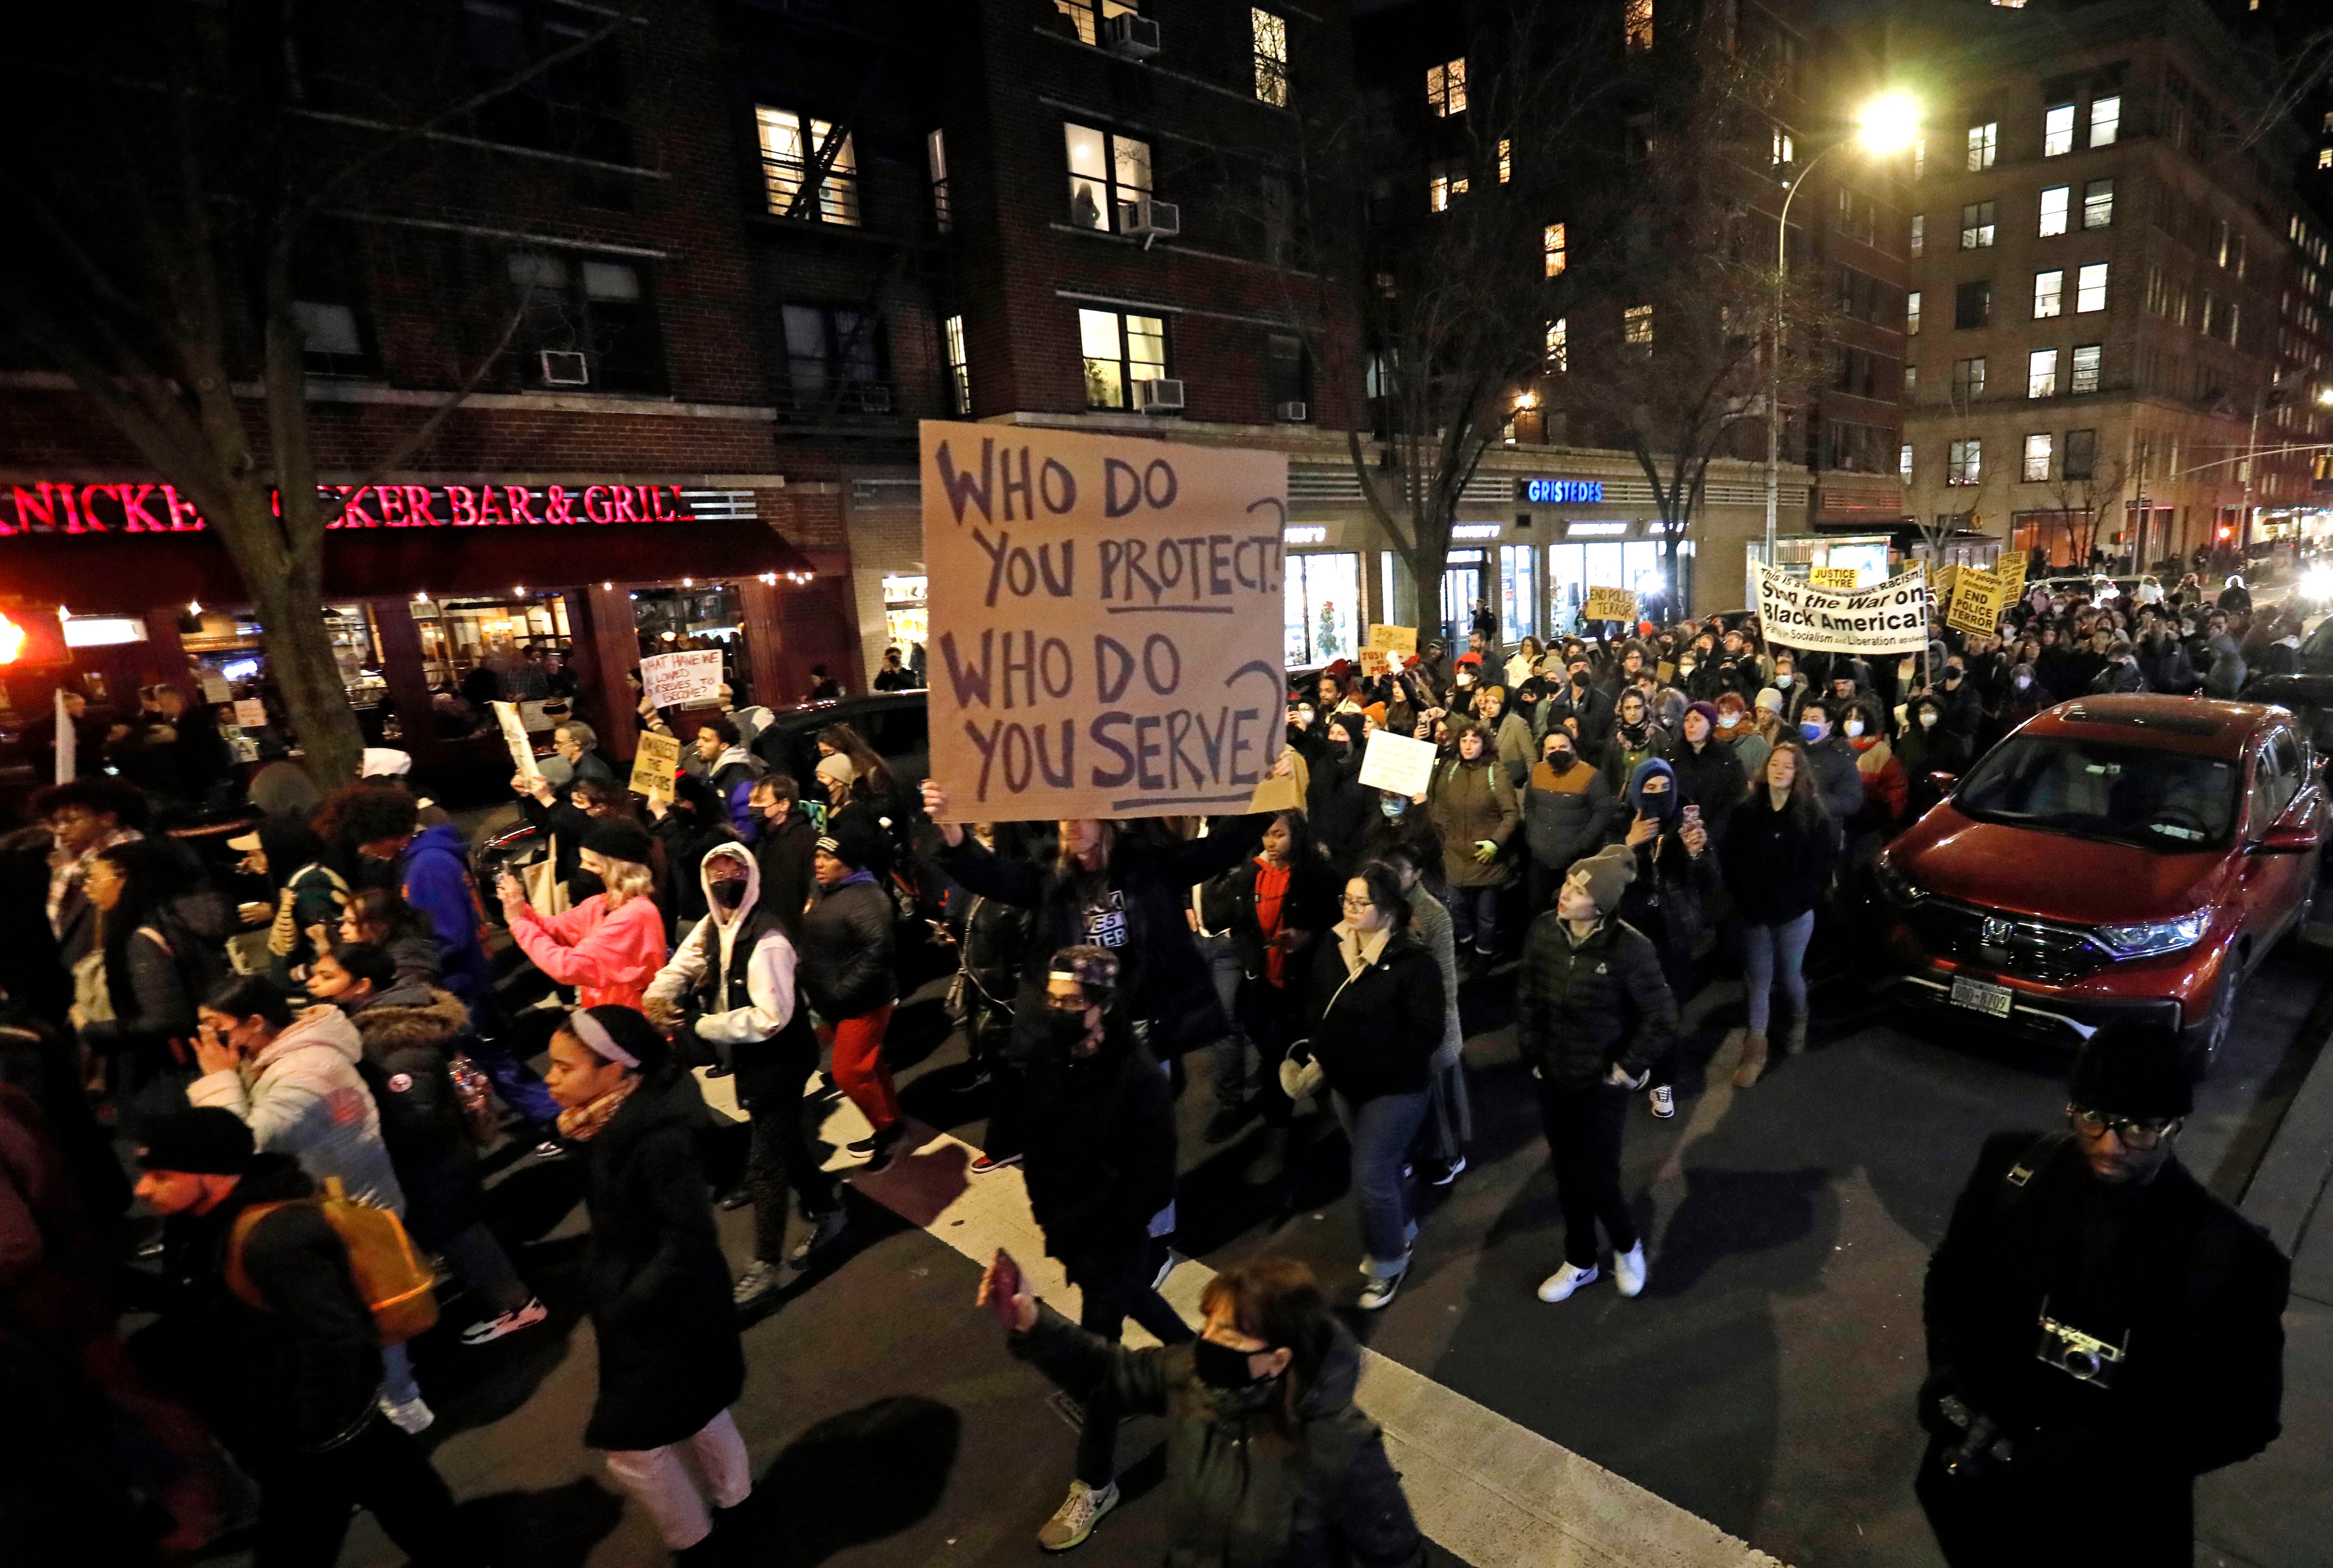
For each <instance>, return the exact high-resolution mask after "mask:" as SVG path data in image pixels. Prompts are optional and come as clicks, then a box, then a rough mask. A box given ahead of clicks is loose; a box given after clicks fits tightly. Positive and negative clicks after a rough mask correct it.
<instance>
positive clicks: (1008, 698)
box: [923, 420, 1288, 822]
mask: <svg viewBox="0 0 2333 1568" xmlns="http://www.w3.org/2000/svg"><path fill="white" fill-rule="evenodd" d="M1287 489H1288V462H1287V459H1286V458H1285V457H1284V456H1282V455H1281V454H1277V453H1267V452H1240V451H1225V450H1222V449H1218V448H1215V447H1199V446H1184V445H1175V444H1173V443H1169V442H1161V441H1151V440H1145V439H1141V438H1139V437H1135V436H1118V435H1070V434H1066V433H1063V432H1060V431H1051V430H1015V429H1011V428H1009V427H1007V428H1000V427H999V426H996V425H958V424H950V423H946V422H942V421H936V420H926V421H925V422H924V425H923V509H924V562H925V570H926V573H927V575H928V577H929V579H930V584H931V588H930V611H931V642H930V644H929V649H930V658H931V737H932V777H933V779H935V780H936V781H937V782H938V784H939V785H940V787H941V788H942V789H945V790H946V791H947V794H948V799H949V805H950V807H951V815H952V816H953V817H955V820H957V821H961V822H974V821H989V820H998V821H1012V820H1018V819H1022V818H1028V817H1039V818H1042V817H1161V816H1176V815H1183V814H1187V813H1198V812H1219V811H1225V810H1238V809H1242V808H1244V807H1245V806H1246V804H1247V801H1248V798H1249V797H1250V795H1251V794H1252V793H1253V790H1254V789H1255V786H1256V784H1257V782H1258V781H1259V780H1261V779H1263V777H1264V775H1265V774H1267V773H1268V772H1270V771H1271V770H1272V763H1273V761H1274V760H1276V759H1277V758H1278V757H1279V755H1280V751H1281V747H1282V739H1283V735H1284V725H1285V722H1286V717H1285V715H1286V711H1287V693H1286V688H1285V684H1284V680H1285V677H1284V676H1283V674H1282V671H1281V666H1280V655H1281V645H1282V626H1281V619H1282V588H1281V581H1282V521H1283V519H1284V517H1285V515H1286V512H1287V503H1286V495H1287Z"/></svg>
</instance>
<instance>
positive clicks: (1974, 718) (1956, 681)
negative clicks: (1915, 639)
mask: <svg viewBox="0 0 2333 1568" xmlns="http://www.w3.org/2000/svg"><path fill="white" fill-rule="evenodd" d="M1935 697H1936V701H1937V703H1938V704H1939V705H1940V706H1942V707H1943V709H1944V727H1945V728H1946V729H1948V730H1951V731H1954V733H1955V734H1957V735H1959V736H1960V737H1961V739H1963V741H1967V742H1968V744H1969V746H1970V749H1971V750H1972V751H1973V750H1974V749H1975V746H1976V738H1977V733H1978V731H1981V730H1983V728H1984V700H1983V698H1981V697H1979V696H1978V695H1977V690H1976V683H1975V682H1974V681H1972V680H1970V679H1969V673H1968V661H1967V660H1966V659H1965V658H1964V657H1963V655H1959V654H1954V655H1951V656H1950V657H1949V658H1947V659H1946V660H1945V661H1944V669H1943V671H1942V672H1941V673H1940V674H1939V675H1938V677H1937V684H1936V691H1935Z"/></svg>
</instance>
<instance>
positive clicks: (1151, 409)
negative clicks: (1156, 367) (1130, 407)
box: [1134, 376, 1183, 414]
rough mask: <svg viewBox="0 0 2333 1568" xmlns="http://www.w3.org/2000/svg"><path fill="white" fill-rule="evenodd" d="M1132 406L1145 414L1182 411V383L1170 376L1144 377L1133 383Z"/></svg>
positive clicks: (1177, 412) (1178, 412)
mask: <svg viewBox="0 0 2333 1568" xmlns="http://www.w3.org/2000/svg"><path fill="white" fill-rule="evenodd" d="M1134 406H1135V407H1136V408H1138V409H1139V410H1140V411H1141V412H1143V413H1145V414H1180V413H1181V412H1183V383H1182V382H1181V381H1179V380H1177V379H1176V378H1172V377H1166V376H1159V377H1150V378H1145V379H1143V380H1140V381H1137V382H1136V383H1135V384H1134Z"/></svg>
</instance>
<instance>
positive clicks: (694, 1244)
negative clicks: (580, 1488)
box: [582, 1066, 745, 1449]
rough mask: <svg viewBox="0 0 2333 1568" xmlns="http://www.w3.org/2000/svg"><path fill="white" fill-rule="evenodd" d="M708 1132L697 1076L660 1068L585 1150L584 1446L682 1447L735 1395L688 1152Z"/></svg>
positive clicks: (717, 1267) (719, 1294) (733, 1350)
mask: <svg viewBox="0 0 2333 1568" xmlns="http://www.w3.org/2000/svg"><path fill="white" fill-rule="evenodd" d="M705 1126H706V1108H705V1096H704V1095H703V1093H702V1092H700V1091H699V1090H698V1088H697V1086H696V1078H694V1077H693V1076H690V1075H689V1074H687V1073H686V1072H684V1071H682V1070H681V1069H680V1068H678V1067H677V1066H667V1067H665V1068H664V1069H662V1070H661V1071H659V1072H657V1073H654V1074H651V1075H649V1076H647V1077H646V1078H645V1079H644V1080H643V1081H642V1082H641V1083H640V1085H639V1086H638V1088H636V1089H634V1090H633V1091H632V1093H631V1095H630V1096H629V1098H628V1099H626V1100H625V1101H624V1103H623V1104H622V1105H621V1106H619V1107H618V1109H617V1111H616V1114H615V1115H614V1117H613V1118H612V1119H610V1121H609V1123H608V1124H607V1125H606V1126H604V1127H602V1128H600V1132H599V1134H598V1136H596V1137H594V1138H592V1139H591V1140H590V1142H589V1143H585V1144H583V1146H582V1151H583V1171H584V1189H583V1204H584V1208H585V1209H586V1210H587V1211H588V1212H589V1213H590V1217H591V1237H590V1255H589V1260H588V1261H587V1263H586V1264H585V1268H584V1272H585V1277H586V1279H587V1280H588V1281H589V1286H590V1299H591V1327H592V1330H593V1333H594V1334H595V1335H596V1336H597V1338H598V1340H599V1342H600V1394H599V1398H598V1399H597V1400H596V1401H594V1402H593V1404H592V1406H591V1420H590V1423H589V1424H588V1425H586V1426H585V1427H584V1429H583V1441H584V1443H585V1445H586V1446H588V1447H590V1448H601V1449H638V1448H662V1447H664V1446H665V1445H666V1444H667V1443H677V1442H679V1441H680V1440H681V1439H684V1438H686V1437H689V1436H691V1435H693V1434H694V1433H696V1432H697V1431H699V1430H701V1429H703V1428H704V1426H705V1424H706V1422H707V1421H709V1420H712V1419H713V1418H714V1417H715V1416H717V1415H719V1414H720V1413H721V1412H722V1411H723V1410H726V1409H728V1408H729V1407H730V1406H731V1405H732V1404H734V1403H735V1402H736V1400H737V1396H738V1395H739V1394H740V1393H742V1392H744V1387H745V1353H744V1347H743V1345H741V1344H740V1343H739V1342H738V1338H737V1309H736V1307H735V1305H734V1304H733V1303H732V1302H731V1300H730V1281H729V1265H728V1263H727V1262H726V1261H725V1259H724V1258H723V1257H722V1255H721V1238H720V1236H719V1235H718V1233H717V1232H716V1231H715V1229H714V1224H713V1203H712V1200H710V1199H709V1198H707V1197H706V1175H705V1167H704V1164H703V1162H701V1161H700V1160H699V1158H698V1153H697V1139H698V1137H699V1135H700V1134H701V1133H703V1132H704V1130H705Z"/></svg>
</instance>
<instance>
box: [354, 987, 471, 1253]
mask: <svg viewBox="0 0 2333 1568" xmlns="http://www.w3.org/2000/svg"><path fill="white" fill-rule="evenodd" d="M349 1021H350V1023H352V1024H354V1025H355V1026H356V1029H357V1033H358V1035H359V1036H360V1037H362V1039H363V1041H364V1056H363V1058H362V1059H361V1060H360V1062H359V1064H358V1070H359V1071H360V1073H362V1074H363V1076H364V1079H365V1085H366V1087H367V1088H369V1089H370V1090H371V1092H372V1097H373V1104H375V1105H376V1106H377V1107H379V1111H380V1135H381V1142H382V1143H385V1144H387V1145H388V1147H389V1163H390V1164H391V1165H393V1166H394V1167H396V1170H397V1184H398V1186H399V1187H400V1188H402V1189H403V1190H404V1192H405V1218H406V1229H408V1230H410V1231H412V1233H413V1236H414V1238H415V1239H416V1240H418V1241H419V1242H420V1243H421V1244H422V1245H423V1246H424V1247H436V1246H437V1245H438V1244H439V1243H441V1242H443V1241H444V1240H445V1239H446V1238H447V1237H449V1236H453V1235H456V1234H457V1233H458V1232H460V1231H463V1230H465V1229H468V1228H469V1227H470V1226H471V1225H473V1224H475V1222H476V1221H477V1219H478V1217H479V1213H478V1146H477V1144H476V1143H475V1142H473V1141H472V1139H471V1136H470V1125H469V1122H468V1120H467V1119H466V1117H465V1116H464V1115H463V1114H462V1100H461V1096H460V1095H459V1094H458V1093H456V1090H455V1087H454V1078H453V1075H452V1074H451V1073H450V1072H449V1071H448V1070H447V1062H448V1061H449V1059H450V1058H451V1057H452V1056H453V1054H454V1052H455V1051H456V1050H458V1049H459V1048H460V1046H461V1041H462V1037H463V1036H464V1035H465V1034H466V1033H467V1032H468V1030H469V1027H470V1013H469V1009H467V1008H466V1007H464V1006H463V1005H462V999H461V998H459V997H457V996H456V995H455V994H454V993H453V992H452V991H447V990H438V989H437V987H435V986H424V985H411V984H405V985H395V986H391V987H390V988H389V990H385V991H382V992H381V993H380V994H379V995H378V996H375V997H370V998H367V999H365V1000H364V1001H362V1002H360V1003H359V1004H358V1005H357V1006H356V1007H355V1008H354V1009H351V1010H350V1013H349Z"/></svg>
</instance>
